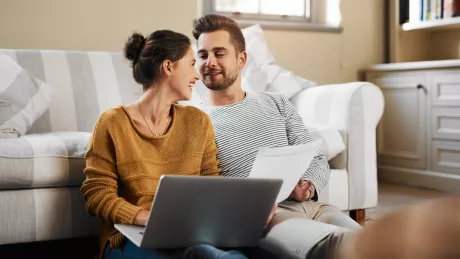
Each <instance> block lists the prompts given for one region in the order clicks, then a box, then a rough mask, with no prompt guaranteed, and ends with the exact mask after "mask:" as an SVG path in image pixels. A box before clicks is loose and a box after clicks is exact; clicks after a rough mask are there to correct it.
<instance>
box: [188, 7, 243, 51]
mask: <svg viewBox="0 0 460 259" xmlns="http://www.w3.org/2000/svg"><path fill="white" fill-rule="evenodd" d="M220 30H224V31H226V32H228V33H229V34H230V43H231V44H232V45H233V47H235V50H236V51H237V52H241V51H245V50H246V43H245V41H244V36H243V32H242V31H241V29H240V27H239V26H238V24H237V23H236V22H235V20H233V19H231V18H228V17H226V16H222V15H218V14H208V15H205V16H203V17H201V18H200V19H198V20H197V21H195V22H194V24H193V37H194V38H195V39H196V40H198V38H199V37H200V35H201V34H202V33H208V32H215V31H220Z"/></svg>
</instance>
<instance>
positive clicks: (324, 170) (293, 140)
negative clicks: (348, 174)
mask: <svg viewBox="0 0 460 259" xmlns="http://www.w3.org/2000/svg"><path fill="white" fill-rule="evenodd" d="M282 101H283V112H284V116H285V119H286V132H287V136H288V141H289V145H291V146H292V145H299V144H305V143H309V142H312V141H313V139H312V137H311V134H310V132H309V131H308V129H307V128H306V127H305V124H304V123H303V121H302V118H301V117H300V115H299V114H298V113H297V111H296V110H295V108H294V106H293V105H292V104H291V103H290V102H289V100H287V99H286V97H284V96H282ZM330 172H331V170H330V168H329V164H328V162H327V159H326V157H325V156H324V154H323V152H322V151H321V149H318V151H317V152H316V154H315V157H314V158H313V161H312V162H311V164H310V167H309V168H308V169H307V170H306V172H305V174H304V175H303V180H311V181H312V182H313V185H314V186H315V189H316V194H318V193H320V192H321V190H322V189H323V188H324V187H325V186H326V184H327V182H328V181H329V176H330ZM314 199H317V195H315V197H314Z"/></svg>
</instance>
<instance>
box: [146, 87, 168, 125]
mask: <svg viewBox="0 0 460 259" xmlns="http://www.w3.org/2000/svg"><path fill="white" fill-rule="evenodd" d="M169 95H170V93H167V87H166V86H160V85H156V86H153V87H150V88H149V89H148V90H146V91H145V92H144V94H143V95H142V97H141V98H140V100H139V104H140V109H141V112H142V113H143V114H144V116H145V118H147V119H150V120H151V121H152V123H153V125H158V124H161V122H163V121H164V120H167V119H168V117H169V116H170V111H171V105H172V104H173V102H172V101H171V100H169V98H168V97H169Z"/></svg>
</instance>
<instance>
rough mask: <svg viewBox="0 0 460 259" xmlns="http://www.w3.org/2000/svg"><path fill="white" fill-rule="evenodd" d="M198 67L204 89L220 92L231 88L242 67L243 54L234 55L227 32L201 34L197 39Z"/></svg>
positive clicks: (243, 61) (234, 51) (233, 48)
mask: <svg viewBox="0 0 460 259" xmlns="http://www.w3.org/2000/svg"><path fill="white" fill-rule="evenodd" d="M197 46H198V66H199V70H200V76H201V80H202V81H203V83H204V84H205V85H206V87H207V88H208V89H210V90H213V91H220V90H224V89H227V88H229V87H230V86H232V85H233V84H234V83H235V81H236V80H237V79H238V76H239V74H240V70H241V69H242V68H243V67H244V63H245V61H246V60H245V57H246V56H245V53H244V52H242V53H238V54H237V53H236V50H235V47H233V45H232V44H231V43H230V34H229V33H228V32H227V31H223V30H222V31H215V32H210V33H203V34H201V35H200V37H199V38H198V42H197Z"/></svg>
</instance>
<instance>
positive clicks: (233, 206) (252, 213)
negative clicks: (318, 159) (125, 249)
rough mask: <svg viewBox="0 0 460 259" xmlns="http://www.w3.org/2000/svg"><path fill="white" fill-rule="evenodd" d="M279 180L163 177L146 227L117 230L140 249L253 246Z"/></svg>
mask: <svg viewBox="0 0 460 259" xmlns="http://www.w3.org/2000/svg"><path fill="white" fill-rule="evenodd" d="M282 182H283V181H282V180H281V179H255V178H230V177H229V178H224V177H204V176H178V175H163V176H162V177H161V178H160V181H159V185H158V188H157V191H156V194H155V197H154V200H153V203H152V208H151V210H150V215H149V219H148V222H147V224H146V226H145V227H141V226H133V225H121V224H115V228H116V229H118V230H119V231H120V232H121V233H122V234H123V235H124V236H126V237H127V238H128V239H129V240H131V241H132V242H133V243H134V244H136V245H137V246H139V247H142V248H156V249H170V248H186V247H188V246H190V245H196V244H210V245H214V246H216V247H250V246H255V245H256V244H257V243H258V242H259V240H260V238H261V235H262V231H263V230H264V228H265V224H266V221H267V219H268V216H269V215H270V212H271V209H272V208H273V205H274V204H275V201H276V198H277V195H278V192H279V190H280V188H281V185H282Z"/></svg>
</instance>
